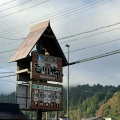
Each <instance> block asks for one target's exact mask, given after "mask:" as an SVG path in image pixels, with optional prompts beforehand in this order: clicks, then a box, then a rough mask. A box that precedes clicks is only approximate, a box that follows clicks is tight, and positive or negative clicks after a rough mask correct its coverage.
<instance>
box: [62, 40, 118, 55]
mask: <svg viewBox="0 0 120 120" xmlns="http://www.w3.org/2000/svg"><path fill="white" fill-rule="evenodd" d="M119 40H120V39H115V40H110V41H108V42H103V43H99V44H95V45H91V46H88V47H83V48H80V49H76V50H72V51H70V53H72V52H77V51H80V50H85V49H88V48H93V47H97V46H100V45H105V44H108V43H111V42H116V41H119ZM66 53H68V52H66ZM66 53H64V54H66Z"/></svg>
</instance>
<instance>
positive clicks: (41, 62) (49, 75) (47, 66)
mask: <svg viewBox="0 0 120 120" xmlns="http://www.w3.org/2000/svg"><path fill="white" fill-rule="evenodd" d="M31 79H33V80H47V81H54V82H62V58H58V57H53V56H49V55H42V54H38V53H33V54H32V73H31Z"/></svg>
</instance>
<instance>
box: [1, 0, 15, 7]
mask: <svg viewBox="0 0 120 120" xmlns="http://www.w3.org/2000/svg"><path fill="white" fill-rule="evenodd" d="M13 1H16V0H11V1H9V2H6V3H3V4H1V5H0V6H3V5H6V4H9V3H11V2H13Z"/></svg>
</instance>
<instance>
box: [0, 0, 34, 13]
mask: <svg viewBox="0 0 120 120" xmlns="http://www.w3.org/2000/svg"><path fill="white" fill-rule="evenodd" d="M30 1H32V0H28V1H25V2H23V3H20V4H18V5H15V6H12V7H9V8H6V9H4V10H1V11H0V12H4V11H6V10H9V9H12V8H14V7H17V6H20V5H23V4H25V3H28V2H30Z"/></svg>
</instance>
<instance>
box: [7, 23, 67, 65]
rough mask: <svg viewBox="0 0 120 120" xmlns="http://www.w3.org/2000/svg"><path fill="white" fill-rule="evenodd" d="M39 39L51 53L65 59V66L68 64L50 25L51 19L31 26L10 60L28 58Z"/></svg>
mask: <svg viewBox="0 0 120 120" xmlns="http://www.w3.org/2000/svg"><path fill="white" fill-rule="evenodd" d="M39 40H40V44H42V46H44V48H45V49H46V50H47V52H48V53H49V55H51V56H55V57H61V58H62V59H63V66H66V65H67V63H68V62H67V60H66V57H65V55H64V53H63V51H62V49H61V47H60V45H59V43H58V41H57V39H56V37H55V35H54V33H53V31H52V29H51V27H50V22H49V21H46V22H42V23H40V24H37V25H35V26H33V27H32V28H31V30H30V33H29V34H28V36H27V37H26V39H25V40H24V42H23V43H22V44H21V46H20V47H19V48H18V50H17V51H16V53H15V54H14V55H13V56H12V57H11V59H10V61H9V62H15V61H18V60H21V59H24V58H26V57H27V56H28V55H29V53H30V52H31V50H32V49H33V47H34V46H35V45H36V43H37V42H38V41H39Z"/></svg>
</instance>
